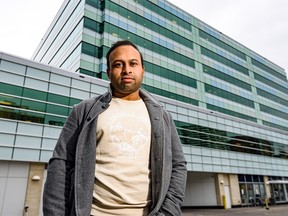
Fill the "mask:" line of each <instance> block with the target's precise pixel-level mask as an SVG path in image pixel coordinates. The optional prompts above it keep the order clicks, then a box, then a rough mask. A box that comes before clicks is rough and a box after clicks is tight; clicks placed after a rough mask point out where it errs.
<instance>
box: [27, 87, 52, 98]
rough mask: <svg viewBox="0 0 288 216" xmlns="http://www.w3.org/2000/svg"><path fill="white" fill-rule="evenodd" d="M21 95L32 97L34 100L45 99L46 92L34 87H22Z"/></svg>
mask: <svg viewBox="0 0 288 216" xmlns="http://www.w3.org/2000/svg"><path fill="white" fill-rule="evenodd" d="M23 97H27V98H33V99H36V100H43V101H46V100H47V92H43V91H38V90H34V89H29V88H24V89H23Z"/></svg>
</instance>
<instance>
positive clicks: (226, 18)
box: [0, 0, 288, 72]
mask: <svg viewBox="0 0 288 216" xmlns="http://www.w3.org/2000/svg"><path fill="white" fill-rule="evenodd" d="M169 1H170V2H172V3H173V4H175V5H177V6H178V7H179V8H182V9H184V10H185V11H187V12H189V13H190V14H192V15H193V16H195V17H197V18H199V19H200V20H202V21H204V22H205V23H207V24H208V25H210V26H212V27H213V28H216V29H217V30H219V31H221V32H222V33H223V34H225V35H227V36H229V37H231V38H233V39H234V40H236V41H238V42H240V43H241V44H243V45H244V46H246V47H248V48H250V49H252V50H253V51H255V52H257V53H258V54H260V55H261V56H263V57H265V58H267V59H269V60H271V61H272V62H274V63H276V64H277V65H279V66H280V67H282V68H284V69H285V71H286V72H288V24H287V22H288V12H287V10H288V1H287V0H169ZM62 2H63V0H0V51H2V52H7V53H10V54H13V55H17V56H21V57H25V58H30V57H31V56H32V54H33V52H34V50H35V49H36V47H37V45H38V44H39V42H40V40H41V38H42V37H43V35H44V33H45V31H46V30H47V28H48V26H49V25H50V23H51V22H52V20H53V18H54V16H55V15H56V13H57V11H58V9H59V8H60V6H61V4H62Z"/></svg>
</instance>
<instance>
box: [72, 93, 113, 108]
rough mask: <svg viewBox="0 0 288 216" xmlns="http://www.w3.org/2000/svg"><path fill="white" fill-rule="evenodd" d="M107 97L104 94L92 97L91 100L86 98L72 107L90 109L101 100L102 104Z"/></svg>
mask: <svg viewBox="0 0 288 216" xmlns="http://www.w3.org/2000/svg"><path fill="white" fill-rule="evenodd" d="M107 95H108V92H107V93H104V94H102V95H98V96H94V97H92V98H88V99H85V100H82V101H81V102H80V103H78V104H76V105H74V106H75V107H76V108H77V109H83V108H90V107H92V106H93V105H94V104H95V103H96V102H97V101H99V100H102V101H103V102H104V101H105V100H106V97H107ZM107 100H108V99H107Z"/></svg>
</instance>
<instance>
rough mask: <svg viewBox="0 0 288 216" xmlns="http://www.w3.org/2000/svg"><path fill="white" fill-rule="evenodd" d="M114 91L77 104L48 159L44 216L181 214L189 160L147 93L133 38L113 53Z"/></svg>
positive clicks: (167, 120)
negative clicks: (143, 86) (186, 159)
mask: <svg viewBox="0 0 288 216" xmlns="http://www.w3.org/2000/svg"><path fill="white" fill-rule="evenodd" d="M106 58H107V68H108V69H107V75H108V77H109V79H110V81H111V83H110V88H109V91H108V92H107V93H105V94H103V95H101V96H99V97H96V98H92V99H89V100H85V101H83V102H81V103H80V104H78V105H76V106H74V107H73V109H72V111H71V113H70V115H69V117H68V119H67V121H66V123H65V125H64V127H63V130H62V132H61V134H60V137H59V140H58V142H57V144H56V147H55V150H54V153H53V157H52V158H51V159H50V161H49V166H48V174H47V180H46V183H45V189H44V196H43V211H44V215H48V216H49V215H57V216H58V215H77V216H78V215H79V216H80V215H81V216H84V215H85V216H87V215H103V216H104V215H105V216H108V215H110V216H111V215H128V216H138V215H139V216H140V215H141V216H142V215H143V216H147V215H149V216H156V215H158V216H160V215H181V205H182V202H183V199H184V194H185V185H186V175H187V170H186V161H185V158H184V155H183V151H182V147H181V143H180V140H179V137H178V134H177V131H176V128H175V125H174V122H173V119H172V117H171V116H170V115H169V114H168V113H167V111H166V110H165V109H164V108H163V107H162V106H161V105H160V103H159V102H158V101H157V100H156V99H155V98H154V97H153V96H152V95H150V94H149V93H148V92H146V91H145V90H143V89H141V88H140V86H141V83H142V80H143V76H144V65H143V57H142V55H141V53H140V52H139V50H138V48H137V46H136V45H134V44H133V43H131V42H130V41H119V42H117V43H115V44H114V45H113V46H112V47H111V49H110V50H109V51H108V53H107V55H106Z"/></svg>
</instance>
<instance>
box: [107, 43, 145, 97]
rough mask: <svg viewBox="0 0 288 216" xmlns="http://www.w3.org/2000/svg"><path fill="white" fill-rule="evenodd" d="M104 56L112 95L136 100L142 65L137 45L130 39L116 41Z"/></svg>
mask: <svg viewBox="0 0 288 216" xmlns="http://www.w3.org/2000/svg"><path fill="white" fill-rule="evenodd" d="M106 58H107V75H108V77H109V79H110V81H111V86H112V92H113V96H115V97H119V98H122V99H126V100H138V99H139V98H140V97H139V88H140V86H141V84H142V80H143V76H144V66H143V57H142V55H141V53H140V52H139V50H138V48H137V46H136V45H135V44H133V43H132V42H130V41H126V40H125V41H118V42H117V43H115V44H114V45H113V46H112V47H111V49H110V50H109V51H108V53H107V55H106Z"/></svg>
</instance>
